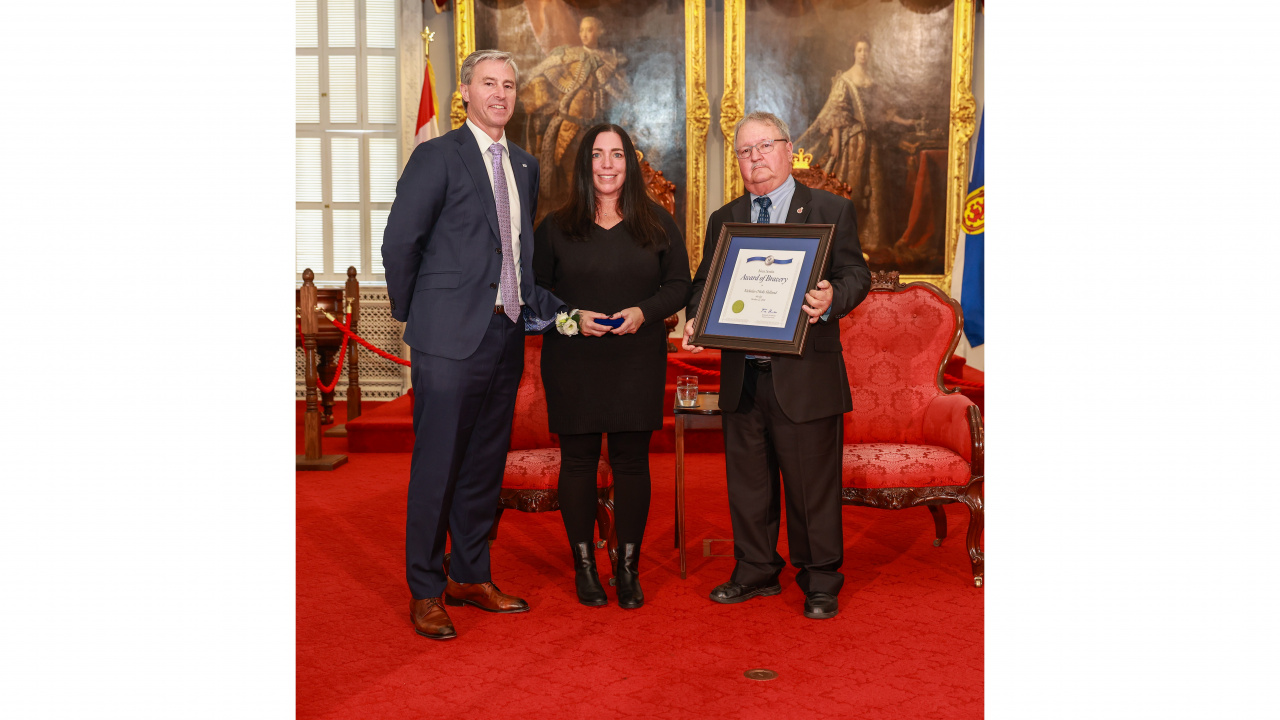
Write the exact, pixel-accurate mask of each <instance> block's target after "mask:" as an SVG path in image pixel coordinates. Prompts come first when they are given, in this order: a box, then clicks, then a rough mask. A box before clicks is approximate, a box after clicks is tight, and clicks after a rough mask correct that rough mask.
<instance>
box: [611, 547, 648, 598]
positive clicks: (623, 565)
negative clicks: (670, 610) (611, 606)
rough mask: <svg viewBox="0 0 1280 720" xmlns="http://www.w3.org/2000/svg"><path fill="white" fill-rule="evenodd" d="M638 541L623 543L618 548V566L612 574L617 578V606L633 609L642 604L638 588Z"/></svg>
mask: <svg viewBox="0 0 1280 720" xmlns="http://www.w3.org/2000/svg"><path fill="white" fill-rule="evenodd" d="M639 563H640V543H623V544H622V547H620V548H618V567H617V569H616V570H615V571H614V573H613V576H614V577H615V578H617V580H618V607H620V608H622V609H624V610H635V609H636V608H638V607H640V606H641V605H644V592H643V591H642V590H640V569H639V567H638V565H639Z"/></svg>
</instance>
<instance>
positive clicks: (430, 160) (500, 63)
mask: <svg viewBox="0 0 1280 720" xmlns="http://www.w3.org/2000/svg"><path fill="white" fill-rule="evenodd" d="M517 72H518V71H517V69H516V65H515V61H514V60H513V59H512V57H511V54H510V53H505V52H499V51H497V50H480V51H477V52H474V53H472V54H471V55H470V56H469V57H468V58H467V59H466V61H464V62H463V64H462V69H461V73H460V75H461V78H460V79H461V84H460V85H459V92H460V93H461V94H462V100H463V102H465V103H466V104H467V122H466V124H465V125H463V126H462V127H460V128H458V129H457V130H454V131H452V132H449V133H447V134H445V135H443V136H441V137H439V138H436V139H434V140H431V141H429V142H425V143H423V144H421V145H419V146H418V147H417V148H416V149H415V150H414V151H413V155H412V156H411V157H410V158H409V162H408V164H407V165H406V166H405V169H404V173H403V174H402V175H401V176H400V182H399V184H398V185H397V186H396V200H395V203H394V204H393V205H392V206H391V214H390V216H389V217H388V219H387V228H386V232H385V233H384V234H383V240H382V258H383V265H384V266H385V268H386V278H387V292H388V294H389V295H390V296H391V314H392V316H394V317H395V318H396V319H397V320H401V321H403V322H405V323H406V325H405V332H404V341H405V343H407V344H408V345H409V346H410V348H411V349H412V352H411V361H412V378H413V391H414V404H413V429H414V434H415V440H414V445H413V464H412V466H411V469H410V472H409V508H408V522H407V528H406V533H405V562H406V570H407V575H408V581H409V590H410V592H411V594H412V596H413V597H412V600H411V602H410V607H409V615H410V618H411V620H412V621H413V626H414V630H415V631H416V632H417V633H418V634H419V635H423V636H426V637H429V638H432V639H436V640H443V639H448V638H452V637H455V636H456V632H455V631H454V627H453V623H452V621H451V619H450V618H449V615H448V613H447V612H446V611H445V609H444V607H443V605H442V604H441V596H442V595H443V600H444V603H447V604H449V605H454V606H458V605H464V604H466V605H473V606H475V607H479V608H481V609H482V610H487V611H489V612H499V613H514V612H525V611H527V610H528V609H529V605H528V604H527V603H525V601H523V600H521V599H520V598H517V597H512V596H511V595H507V594H505V593H502V592H501V591H499V590H498V588H497V586H496V585H494V584H493V581H492V577H491V574H490V568H489V544H488V542H487V538H488V535H489V530H490V529H491V528H492V526H493V521H494V513H495V511H496V509H497V507H498V493H499V490H500V489H501V487H502V471H503V467H504V464H505V462H506V453H507V449H508V446H509V445H510V439H511V419H512V414H513V412H514V410H515V401H516V391H517V388H518V386H519V383H520V374H521V372H522V371H523V369H524V324H523V321H522V317H521V307H522V306H528V307H529V308H530V310H531V311H532V312H533V314H534V315H536V316H538V317H539V318H544V319H550V318H553V317H554V316H555V314H556V312H558V311H559V310H561V309H563V306H564V304H563V303H561V302H560V300H559V299H558V298H556V297H555V296H554V295H552V294H551V293H549V292H547V291H546V290H545V289H543V288H540V287H538V286H537V285H535V284H534V273H533V268H532V262H533V217H534V212H535V210H536V207H537V202H538V161H537V160H535V159H534V158H533V156H532V155H530V154H528V153H526V152H525V151H523V150H521V149H520V148H519V147H517V146H516V145H515V144H514V143H510V142H508V141H507V136H506V132H505V130H504V128H505V126H506V124H507V121H509V120H510V119H511V115H512V112H513V111H514V109H515V103H516V83H517ZM446 534H448V535H450V536H452V538H453V545H452V560H451V563H450V570H449V573H448V575H449V576H448V577H446V576H445V572H444V568H443V563H444V549H445V536H446Z"/></svg>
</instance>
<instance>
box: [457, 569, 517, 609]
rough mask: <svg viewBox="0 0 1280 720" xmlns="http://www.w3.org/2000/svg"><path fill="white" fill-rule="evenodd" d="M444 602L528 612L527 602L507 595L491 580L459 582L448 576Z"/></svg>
mask: <svg viewBox="0 0 1280 720" xmlns="http://www.w3.org/2000/svg"><path fill="white" fill-rule="evenodd" d="M444 604H445V605H452V606H454V607H459V606H462V605H474V606H476V607H478V608H480V609H481V610H487V611H488V612H492V613H521V612H529V603H527V602H525V601H523V600H521V599H520V598H518V597H515V596H514V595H507V594H506V593H504V592H502V591H501V590H499V589H498V586H497V585H494V584H493V583H492V582H485V583H459V582H454V581H453V578H449V582H448V583H447V584H446V585H445V586H444Z"/></svg>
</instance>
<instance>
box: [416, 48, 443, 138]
mask: <svg viewBox="0 0 1280 720" xmlns="http://www.w3.org/2000/svg"><path fill="white" fill-rule="evenodd" d="M434 76H435V71H433V70H432V69H431V58H427V69H426V72H425V73H423V78H422V99H421V100H419V101H418V130H417V133H416V134H415V135H414V143H413V144H414V145H415V146H416V145H418V144H419V143H424V142H426V141H428V140H430V139H431V138H433V137H437V136H438V135H440V126H439V124H438V123H437V121H436V116H437V115H439V114H440V109H439V107H437V105H436V93H435V89H434V88H433V87H432V85H433V83H432V82H431V79H432V78H433V77H434Z"/></svg>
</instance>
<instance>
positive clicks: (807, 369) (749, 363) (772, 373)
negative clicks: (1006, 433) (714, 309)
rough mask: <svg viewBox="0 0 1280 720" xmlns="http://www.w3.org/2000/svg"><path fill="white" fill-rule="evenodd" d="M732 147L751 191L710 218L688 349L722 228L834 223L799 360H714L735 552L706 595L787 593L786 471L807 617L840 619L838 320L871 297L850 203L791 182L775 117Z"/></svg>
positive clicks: (843, 396) (752, 127)
mask: <svg viewBox="0 0 1280 720" xmlns="http://www.w3.org/2000/svg"><path fill="white" fill-rule="evenodd" d="M734 148H735V154H736V155H737V157H738V167H739V169H740V170H741V171H742V180H743V184H744V185H745V187H746V189H747V192H746V193H744V194H743V195H742V196H741V197H739V198H737V199H736V200H733V201H732V202H730V203H729V204H727V205H725V206H724V207H722V208H720V209H719V210H717V211H716V212H714V213H712V215H711V219H710V221H709V222H708V223H707V236H706V241H705V247H704V249H703V254H702V264H701V265H700V266H699V267H698V272H697V274H696V275H695V276H694V279H693V298H692V299H691V300H690V301H689V305H688V307H687V308H686V313H685V315H686V317H688V318H690V319H689V321H688V322H687V323H686V324H685V331H684V334H685V339H684V344H685V348H686V349H689V350H693V351H694V352H698V351H700V350H701V348H698V347H694V346H691V345H690V344H689V342H690V340H691V339H692V336H693V328H694V323H695V320H696V318H694V315H695V313H697V310H698V303H699V301H700V300H701V298H702V291H703V288H704V287H705V285H706V281H707V272H708V270H709V269H710V264H711V258H712V257H714V256H715V251H716V243H717V242H718V240H719V239H720V228H721V226H722V225H724V223H726V222H740V223H746V222H760V223H769V222H773V223H833V224H835V235H834V237H833V239H832V245H831V263H830V267H829V269H828V270H827V274H826V276H825V277H824V278H823V279H822V280H821V281H819V282H818V285H817V287H816V288H815V289H813V290H810V291H809V292H808V293H807V294H806V295H805V304H804V307H803V310H804V312H805V313H806V314H807V315H808V318H807V319H808V321H809V322H810V323H812V324H813V326H812V327H811V328H810V329H809V334H808V337H807V338H806V340H805V345H804V348H803V354H802V355H800V356H799V357H794V356H785V355H779V356H775V357H769V356H763V355H749V354H746V353H742V352H735V351H730V350H725V351H723V352H722V353H721V354H720V372H721V375H720V409H721V410H723V411H724V446H725V470H726V473H725V474H726V476H727V481H728V485H729V516H730V520H731V521H732V523H733V555H734V557H735V558H736V559H737V563H736V564H735V566H734V570H733V575H732V577H730V579H729V582H726V583H723V584H721V585H719V586H717V587H716V588H715V589H714V590H712V591H711V599H712V600H714V601H716V602H719V603H738V602H743V601H746V600H750V599H751V598H753V597H758V596H765V595H777V594H778V593H780V592H782V588H781V586H780V585H779V584H778V575H779V573H781V572H782V568H783V567H785V565H786V563H785V562H783V560H782V556H780V555H779V554H778V550H777V546H778V521H779V515H780V505H781V502H780V500H781V497H780V489H779V477H778V473H779V470H781V473H782V478H783V485H784V486H785V488H786V507H787V544H788V546H789V547H790V551H791V563H792V564H793V565H795V566H796V567H797V568H799V569H800V571H799V572H798V573H797V574H796V583H797V584H798V585H799V586H800V589H801V590H803V591H804V593H805V604H804V614H805V616H806V617H810V618H829V617H835V615H836V612H837V609H838V605H837V601H836V595H837V594H838V593H839V592H840V586H841V585H842V584H843V583H844V576H843V575H842V574H840V572H839V570H840V565H841V563H842V562H843V560H844V535H843V532H842V527H841V514H840V463H841V444H840V433H841V415H842V414H843V413H846V412H849V411H850V410H852V409H853V402H852V399H851V397H850V395H849V378H848V375H847V374H846V373H845V367H844V358H843V356H842V354H841V348H840V324H839V322H838V321H839V320H840V318H842V317H844V316H845V315H847V314H849V311H851V310H853V308H854V307H856V306H857V305H858V303H860V302H862V300H863V298H865V297H866V296H867V291H868V290H870V288H871V273H870V271H869V270H868V269H867V264H866V262H865V261H864V260H863V258H862V249H861V247H860V246H859V245H858V228H857V223H856V221H855V219H854V209H853V203H852V202H850V201H848V200H846V199H844V198H842V197H839V196H837V195H833V194H831V193H829V192H826V191H824V190H814V189H810V188H808V187H806V186H804V185H801V184H799V183H797V182H796V181H795V179H794V178H792V177H791V134H790V131H789V130H788V129H787V124H786V123H785V122H783V121H782V119H781V118H779V117H777V116H776V115H773V114H771V113H766V112H753V113H750V114H748V115H747V116H746V117H744V118H743V119H742V121H741V122H739V123H738V125H737V127H736V128H735V129H734Z"/></svg>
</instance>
